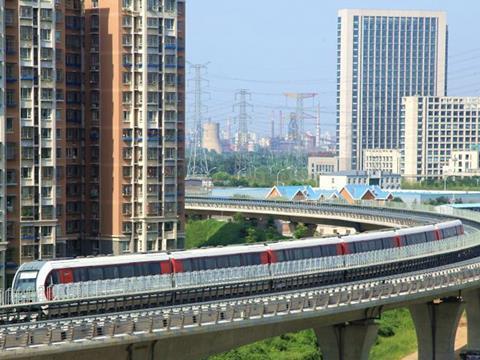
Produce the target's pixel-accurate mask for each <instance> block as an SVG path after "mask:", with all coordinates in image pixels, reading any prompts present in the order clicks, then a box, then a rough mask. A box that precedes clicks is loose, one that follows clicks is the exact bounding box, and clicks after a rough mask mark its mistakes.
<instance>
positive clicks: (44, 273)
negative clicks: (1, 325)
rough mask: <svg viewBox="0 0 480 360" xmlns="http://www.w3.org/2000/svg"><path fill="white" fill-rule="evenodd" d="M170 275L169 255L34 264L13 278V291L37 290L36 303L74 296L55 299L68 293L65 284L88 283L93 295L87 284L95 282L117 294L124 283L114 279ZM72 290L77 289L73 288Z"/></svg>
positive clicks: (100, 257)
mask: <svg viewBox="0 0 480 360" xmlns="http://www.w3.org/2000/svg"><path fill="white" fill-rule="evenodd" d="M171 272H172V269H171V265H170V258H169V256H168V254H166V253H151V254H134V255H121V256H99V257H87V258H75V259H66V260H51V261H34V262H31V263H26V264H23V265H21V266H20V268H19V269H18V271H17V273H16V274H15V277H14V279H13V290H14V292H23V293H27V292H29V291H36V293H37V301H46V300H52V299H59V298H65V297H71V296H73V294H68V293H65V294H62V296H55V295H56V294H55V290H56V289H55V288H56V287H57V289H62V290H63V291H66V288H65V287H63V288H62V285H66V284H75V283H78V284H85V285H86V287H87V293H90V294H91V295H94V289H93V287H92V289H91V290H90V291H88V284H92V283H95V285H96V286H95V291H98V289H99V288H100V289H102V288H104V289H105V291H109V289H107V288H106V286H107V285H108V286H110V287H111V289H110V290H112V291H114V290H118V287H119V286H122V284H121V282H119V281H117V282H118V284H115V282H114V281H112V280H121V279H137V280H138V281H141V280H142V278H147V277H150V276H159V275H164V274H167V275H168V274H171ZM124 282H125V281H124ZM102 285H104V286H103V287H102ZM139 286H141V284H139ZM170 286H171V283H170ZM69 289H74V287H72V286H70V288H69ZM83 293H85V291H84V292H83ZM57 295H60V294H57Z"/></svg>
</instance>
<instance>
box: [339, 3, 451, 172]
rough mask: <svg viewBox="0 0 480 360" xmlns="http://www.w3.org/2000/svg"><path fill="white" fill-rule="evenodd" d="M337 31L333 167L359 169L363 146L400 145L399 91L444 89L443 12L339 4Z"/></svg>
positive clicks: (431, 92)
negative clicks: (336, 158)
mask: <svg viewBox="0 0 480 360" xmlns="http://www.w3.org/2000/svg"><path fill="white" fill-rule="evenodd" d="M337 37H338V46H337V139H338V140H337V141H338V144H337V153H338V156H339V169H340V170H360V169H361V167H362V165H363V159H362V157H363V151H364V150H365V149H400V147H401V134H402V133H403V129H404V127H403V125H402V123H401V118H400V110H401V99H402V97H403V96H409V95H431V96H443V95H445V94H446V85H447V82H446V64H447V20H446V14H445V13H444V12H438V11H406V10H356V9H348V10H340V11H339V13H338V23H337Z"/></svg>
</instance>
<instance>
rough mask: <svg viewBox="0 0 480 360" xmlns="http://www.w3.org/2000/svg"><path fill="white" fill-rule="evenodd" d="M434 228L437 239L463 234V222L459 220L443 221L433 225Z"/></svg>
mask: <svg viewBox="0 0 480 360" xmlns="http://www.w3.org/2000/svg"><path fill="white" fill-rule="evenodd" d="M435 228H436V229H437V233H438V235H437V236H438V238H439V240H441V239H446V238H449V237H454V236H460V235H463V234H464V229H463V224H462V222H461V221H460V220H452V221H445V222H442V223H439V224H437V225H435Z"/></svg>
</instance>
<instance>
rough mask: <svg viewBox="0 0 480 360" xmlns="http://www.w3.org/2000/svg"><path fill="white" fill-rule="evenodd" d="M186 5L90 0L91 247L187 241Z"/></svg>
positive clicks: (130, 248) (151, 246) (150, 247)
mask: <svg viewBox="0 0 480 360" xmlns="http://www.w3.org/2000/svg"><path fill="white" fill-rule="evenodd" d="M184 16H185V3H184V2H183V1H177V0H148V1H147V0H86V1H85V46H86V49H88V54H89V56H88V57H86V64H85V68H86V69H87V70H88V71H86V72H85V75H86V77H87V81H86V94H87V97H86V99H85V108H86V109H89V110H87V112H86V114H85V125H86V134H87V141H86V143H87V146H86V163H87V164H89V166H88V167H87V171H86V205H87V206H86V208H87V214H86V216H87V223H86V242H85V244H86V246H88V247H89V248H88V249H87V252H113V253H114V254H121V253H125V252H139V251H140V252H144V251H155V250H165V249H173V248H182V247H183V238H184V232H183V227H182V226H183V225H182V222H183V221H182V219H183V207H184V200H183V197H184V185H183V182H184V181H183V178H184V176H185V175H184V145H183V142H184V138H185V128H184V117H185V110H184V97H185V95H184V83H185V74H184V67H185V66H184V63H185V57H184V48H185V21H184Z"/></svg>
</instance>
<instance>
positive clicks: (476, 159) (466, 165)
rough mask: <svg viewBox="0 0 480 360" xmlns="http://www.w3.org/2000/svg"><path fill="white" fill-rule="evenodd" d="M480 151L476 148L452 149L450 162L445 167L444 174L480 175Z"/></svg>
mask: <svg viewBox="0 0 480 360" xmlns="http://www.w3.org/2000/svg"><path fill="white" fill-rule="evenodd" d="M479 155H480V152H479V150H478V149H475V150H455V151H452V155H451V156H450V159H448V164H447V165H445V166H444V167H443V175H444V176H461V177H465V176H480V156H479Z"/></svg>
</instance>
